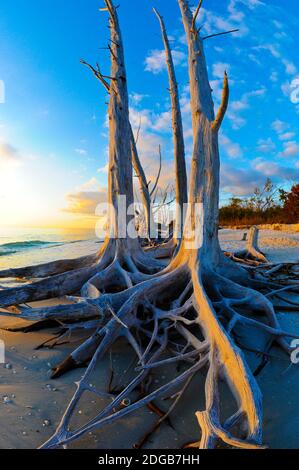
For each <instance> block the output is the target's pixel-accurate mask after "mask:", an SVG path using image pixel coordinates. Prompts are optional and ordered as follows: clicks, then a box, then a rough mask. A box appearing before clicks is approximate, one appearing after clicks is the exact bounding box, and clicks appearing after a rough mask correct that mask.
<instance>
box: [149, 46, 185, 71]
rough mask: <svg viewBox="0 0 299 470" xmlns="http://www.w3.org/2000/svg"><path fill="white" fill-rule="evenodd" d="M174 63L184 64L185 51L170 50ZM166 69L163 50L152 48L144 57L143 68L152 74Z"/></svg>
mask: <svg viewBox="0 0 299 470" xmlns="http://www.w3.org/2000/svg"><path fill="white" fill-rule="evenodd" d="M172 58H173V62H174V65H186V64H187V55H186V54H185V52H182V51H179V50H177V49H174V50H173V51H172ZM165 69H166V57H165V50H164V49H163V50H158V49H154V50H152V51H150V54H149V55H148V57H146V59H145V70H146V71H147V72H152V73H154V74H157V73H160V72H162V71H163V70H165Z"/></svg>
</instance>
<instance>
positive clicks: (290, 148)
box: [280, 140, 299, 157]
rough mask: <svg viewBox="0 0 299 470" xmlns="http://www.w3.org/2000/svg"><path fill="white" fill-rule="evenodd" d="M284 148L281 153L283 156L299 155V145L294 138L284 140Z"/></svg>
mask: <svg viewBox="0 0 299 470" xmlns="http://www.w3.org/2000/svg"><path fill="white" fill-rule="evenodd" d="M283 146H284V150H283V151H282V152H281V153H280V156H282V157H296V156H299V145H298V144H297V142H295V141H294V140H290V141H288V142H284V144H283Z"/></svg>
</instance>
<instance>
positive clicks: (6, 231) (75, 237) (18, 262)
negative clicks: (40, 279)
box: [0, 227, 101, 269]
mask: <svg viewBox="0 0 299 470" xmlns="http://www.w3.org/2000/svg"><path fill="white" fill-rule="evenodd" d="M100 243H101V240H99V239H97V238H96V235H95V232H94V231H92V230H79V229H39V228H34V229H32V228H30V229H29V228H9V227H3V228H0V269H7V268H18V267H22V266H29V265H30V266H31V265H36V264H39V263H46V262H48V261H54V260H58V259H72V258H77V257H79V256H83V255H86V254H90V253H95V252H96V251H97V250H98V249H99V244H100Z"/></svg>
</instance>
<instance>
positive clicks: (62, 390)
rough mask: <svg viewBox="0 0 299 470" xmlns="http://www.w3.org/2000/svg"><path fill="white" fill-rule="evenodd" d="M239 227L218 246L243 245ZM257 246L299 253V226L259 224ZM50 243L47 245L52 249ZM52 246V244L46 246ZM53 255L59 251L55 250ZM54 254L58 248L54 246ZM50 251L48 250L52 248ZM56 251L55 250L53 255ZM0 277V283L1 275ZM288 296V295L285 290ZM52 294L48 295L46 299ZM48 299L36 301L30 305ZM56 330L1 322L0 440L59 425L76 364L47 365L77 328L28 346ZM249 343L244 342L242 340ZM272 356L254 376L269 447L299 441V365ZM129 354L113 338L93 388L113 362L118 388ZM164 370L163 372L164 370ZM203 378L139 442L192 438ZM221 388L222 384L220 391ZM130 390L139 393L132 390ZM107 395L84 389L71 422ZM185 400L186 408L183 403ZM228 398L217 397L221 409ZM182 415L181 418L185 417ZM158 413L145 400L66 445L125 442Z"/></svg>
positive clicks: (298, 324)
mask: <svg viewBox="0 0 299 470" xmlns="http://www.w3.org/2000/svg"><path fill="white" fill-rule="evenodd" d="M244 231H246V230H228V229H224V230H221V231H220V235H219V236H220V241H221V246H222V248H223V249H224V250H231V251H235V250H237V249H239V248H242V247H244V243H245V242H242V241H241V239H242V235H243V233H244ZM80 243H81V252H80V253H79V255H81V254H84V253H83V252H84V243H85V246H86V247H87V250H86V251H85V252H88V253H90V252H93V251H96V249H98V244H97V243H96V242H90V241H87V242H80ZM260 247H261V249H262V250H263V252H264V253H265V254H266V256H267V257H268V259H269V261H270V262H274V263H275V262H280V261H284V262H286V261H299V233H295V232H291V231H290V232H281V231H273V230H263V231H261V233H260ZM52 250H54V248H53V249H52ZM48 251H51V250H48ZM60 255H61V256H62V255H63V251H62V250H61V252H60ZM56 256H57V253H56ZM54 259H55V256H54ZM56 259H57V258H56ZM2 284H3V283H2ZM292 298H295V297H294V296H292ZM55 302H59V300H58V299H57V300H53V301H52V302H51V304H53V303H55ZM41 304H43V305H50V302H49V301H47V302H39V303H35V305H41ZM279 320H280V321H281V324H282V326H283V327H284V329H286V330H289V331H292V332H294V334H296V333H298V336H299V317H298V314H295V313H290V312H286V313H284V314H280V315H279ZM24 325H26V326H27V325H29V323H28V322H26V324H25V322H23V321H19V320H15V319H9V318H5V319H3V318H2V319H1V322H0V326H1V328H13V327H20V326H24ZM55 332H57V328H56V327H51V328H48V329H43V330H40V331H36V332H31V333H26V334H24V333H20V332H14V333H13V332H8V331H4V330H1V332H0V336H1V339H2V340H4V341H5V346H6V359H5V361H6V362H5V364H4V365H0V418H1V429H0V448H1V449H4V448H13V449H14V448H37V447H39V446H40V445H41V444H42V443H43V442H45V440H47V438H49V437H50V436H51V435H52V434H53V432H54V430H55V428H56V426H57V425H58V423H59V421H60V418H61V416H62V414H63V412H64V411H65V409H66V406H67V404H68V401H69V399H70V398H71V396H72V395H73V393H74V391H75V387H76V386H75V382H76V381H78V379H80V377H81V375H82V372H83V369H77V370H75V371H72V372H70V373H68V374H66V375H65V376H64V377H62V378H60V379H57V380H50V378H49V377H50V372H51V367H53V366H54V365H55V364H57V363H58V362H59V361H61V360H62V359H64V358H65V356H66V355H67V353H68V352H70V351H71V350H72V349H74V347H75V346H76V344H79V343H78V339H79V338H80V340H81V339H82V336H81V335H79V336H73V337H72V338H71V341H72V343H71V344H64V345H61V346H57V347H55V348H54V349H41V350H35V348H36V346H38V345H39V344H41V343H42V342H44V341H46V340H47V339H50V338H51V337H53V335H55ZM259 339H260V338H259V337H258V335H254V337H253V338H252V344H253V345H254V346H255V347H257V348H258V344H259ZM247 346H248V348H249V349H250V345H247ZM270 354H271V357H269V360H268V362H267V364H266V365H265V367H264V368H263V369H262V371H261V372H260V374H259V375H258V377H257V380H258V383H259V385H260V387H261V390H262V392H263V396H264V442H265V444H266V445H267V446H268V447H270V448H298V445H299V413H298V407H299V370H298V366H296V365H291V362H290V358H288V357H287V356H286V355H285V354H283V353H282V352H281V351H280V350H279V349H278V348H276V347H273V348H272V349H271V351H270ZM246 355H247V359H248V362H249V364H250V366H251V367H252V368H253V369H256V367H257V366H258V365H259V364H260V363H261V360H262V359H261V357H257V356H256V354H253V353H250V352H248V353H246ZM131 359H132V355H131V353H130V349H129V348H128V347H127V345H126V343H125V342H123V341H119V342H118V343H117V344H116V345H115V346H114V347H113V350H112V354H111V355H107V356H106V357H105V358H104V359H103V360H102V361H101V362H100V363H99V364H98V367H97V370H96V374H95V377H94V380H93V385H95V386H96V387H97V389H98V390H101V391H107V389H108V384H109V380H110V371H111V369H113V371H114V376H115V383H114V384H113V385H114V386H115V387H116V388H117V384H118V380H119V379H117V376H118V377H119V374H117V372H120V371H122V379H123V380H126V379H128V378H129V377H130V374H131V373H132V364H130V363H131ZM170 373H171V370H167V371H163V370H160V369H158V370H157V372H156V373H155V374H153V377H152V380H153V381H154V383H155V384H157V386H159V385H161V384H162V383H163V382H164V381H166V380H167V376H168V375H169V374H170ZM166 374H167V375H166ZM201 391H203V380H202V378H201V376H198V377H196V378H195V379H194V380H193V382H192V384H191V386H190V387H189V389H188V391H187V392H186V396H185V399H184V400H183V401H182V402H181V403H179V405H178V406H177V408H176V410H175V412H174V413H173V414H171V415H170V419H169V421H166V422H164V423H163V424H162V426H161V427H160V429H159V430H157V431H156V432H155V434H154V435H153V436H151V437H150V438H149V440H148V441H147V443H146V444H145V445H144V448H164V449H166V448H181V447H182V446H183V445H185V444H186V443H188V442H190V441H192V440H195V439H197V438H198V437H199V436H198V427H197V423H196V418H195V416H194V412H195V411H197V410H200V409H201V408H202V407H203V397H204V394H203V393H202V392H201ZM225 393H227V391H225V390H224V396H225ZM135 398H138V391H137V392H136V396H135ZM104 403H107V398H102V399H100V398H97V397H95V396H94V395H92V394H91V393H86V395H85V396H84V400H82V409H81V407H80V406H79V407H78V411H77V415H76V418H75V419H74V422H73V423H72V424H73V425H75V424H78V423H83V422H86V421H87V420H88V419H90V418H91V417H93V416H94V414H95V410H96V409H100V408H101V407H102V406H103V405H104ZM170 403H171V402H170V401H169V400H159V401H158V402H157V403H156V405H158V407H159V408H161V409H162V410H167V409H168V407H169V406H170ZM186 407H188V413H187V409H186ZM226 408H227V404H226V401H225V400H224V402H223V413H226V412H227V411H229V410H227V409H226ZM186 417H188V418H186ZM158 419H159V417H158V416H157V414H156V413H155V412H154V411H153V410H150V409H148V408H143V409H142V410H140V411H138V412H136V413H135V414H133V415H131V416H130V417H128V418H127V419H123V420H121V421H120V422H117V424H114V425H109V426H107V427H106V428H104V429H102V430H98V431H96V432H92V433H91V434H87V435H85V436H84V437H83V438H82V439H80V440H78V441H77V442H76V443H75V444H72V445H71V446H70V447H71V448H97V449H105V448H110V449H112V448H132V447H133V446H134V445H136V444H137V443H138V442H139V440H140V437H142V435H143V434H144V435H145V434H146V433H147V432H148V431H149V430H150V429H151V428H152V427H153V425H154V424H155V423H156V422H157V420H158Z"/></svg>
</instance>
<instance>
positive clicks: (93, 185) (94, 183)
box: [78, 177, 100, 191]
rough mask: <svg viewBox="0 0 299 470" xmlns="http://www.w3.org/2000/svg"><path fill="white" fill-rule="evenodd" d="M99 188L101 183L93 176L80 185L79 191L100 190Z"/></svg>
mask: <svg viewBox="0 0 299 470" xmlns="http://www.w3.org/2000/svg"><path fill="white" fill-rule="evenodd" d="M99 189H100V183H99V182H98V180H97V179H96V178H95V177H93V178H91V179H90V180H88V181H86V182H85V183H83V184H82V185H81V186H79V188H78V191H98V190H99Z"/></svg>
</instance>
